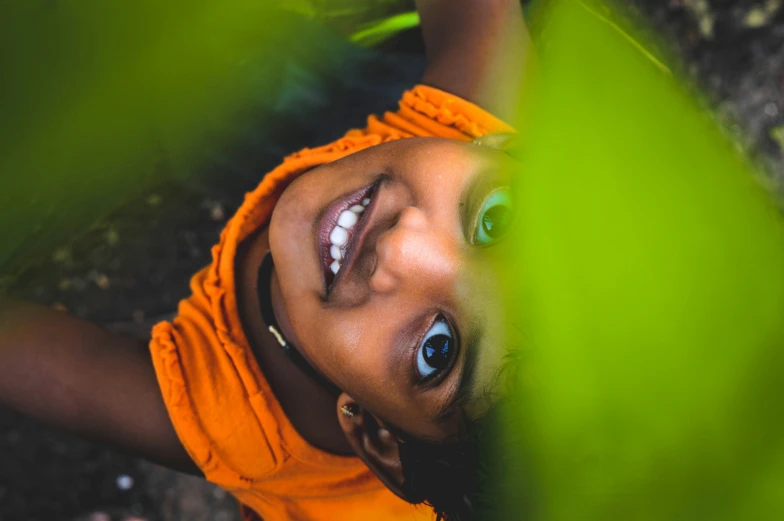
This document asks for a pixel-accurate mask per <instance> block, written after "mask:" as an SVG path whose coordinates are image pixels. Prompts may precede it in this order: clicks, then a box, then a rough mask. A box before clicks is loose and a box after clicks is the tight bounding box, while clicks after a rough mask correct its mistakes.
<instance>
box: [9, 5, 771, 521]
mask: <svg viewBox="0 0 784 521" xmlns="http://www.w3.org/2000/svg"><path fill="white" fill-rule="evenodd" d="M628 3H630V4H631V5H632V6H633V7H634V8H635V9H636V10H638V11H639V13H641V14H642V16H643V18H645V19H647V20H649V21H650V23H651V25H652V26H653V27H655V28H657V30H659V31H660V32H661V33H662V34H663V35H664V40H663V41H664V44H663V47H664V48H665V49H668V52H670V53H672V54H674V55H677V56H681V57H682V58H683V63H684V69H685V70H686V72H687V73H688V74H689V75H690V76H691V77H692V78H694V79H695V81H696V83H697V84H698V85H700V86H702V87H703V88H704V89H705V91H706V92H707V94H708V97H709V103H711V104H712V105H714V106H716V107H717V108H718V114H719V117H720V118H722V119H723V120H724V121H726V122H727V124H728V127H729V128H730V129H731V131H732V132H733V133H734V134H735V135H736V137H737V138H738V139H739V141H740V142H741V143H742V144H743V146H745V147H746V148H747V149H748V150H749V153H750V154H751V155H752V157H753V158H755V159H756V160H757V161H759V162H760V164H762V165H763V167H764V171H765V172H766V176H767V177H766V179H767V182H769V183H770V184H771V185H772V186H773V187H774V188H775V189H778V190H781V188H782V186H784V155H783V154H782V148H783V147H784V7H783V6H782V2H781V0H760V1H750V0H737V1H720V0H669V1H667V0H665V1H642V0H634V1H631V0H629V2H628ZM401 46H402V44H401ZM405 47H406V49H411V48H413V49H414V50H415V49H416V47H417V46H416V44H414V45H408V44H407V45H405ZM375 59H376V60H377V61H378V64H377V69H375V73H374V74H371V73H370V72H367V71H366V72H365V73H364V74H357V75H355V76H353V78H354V79H353V80H351V81H346V82H344V83H340V82H333V83H331V84H330V85H328V86H327V87H326V88H325V90H324V93H325V96H326V97H327V98H328V99H332V100H333V103H331V104H330V103H326V104H324V103H322V104H320V105H319V106H318V107H316V108H314V111H315V112H316V113H318V111H322V112H323V113H325V114H327V113H329V111H330V110H331V111H332V114H330V119H331V121H333V123H334V124H333V126H332V127H329V128H322V127H319V129H317V130H314V129H312V128H310V129H309V128H307V124H306V122H303V124H302V125H300V127H298V128H299V129H300V130H299V131H296V132H293V133H292V134H291V135H289V136H286V137H285V138H282V139H281V140H280V142H279V143H278V144H277V145H276V147H277V148H276V147H270V148H268V149H267V151H266V152H265V155H263V157H262V156H258V155H255V156H253V157H252V159H247V157H248V156H249V154H251V153H250V152H249V150H250V148H249V146H250V145H247V144H246V145H242V146H239V147H235V148H232V149H230V150H227V151H226V155H228V156H230V157H239V158H240V160H238V161H245V162H244V163H241V164H239V166H237V165H236V164H230V165H229V166H228V167H227V164H226V162H225V161H217V160H216V161H215V162H214V164H211V165H209V166H208V167H205V173H204V174H203V175H201V176H200V177H199V179H200V181H199V182H198V183H188V184H185V183H182V182H177V181H171V180H169V181H167V182H165V183H162V184H160V185H158V186H154V187H152V188H151V189H150V190H149V191H148V192H147V193H146V194H145V195H144V196H143V197H142V198H141V199H139V200H134V201H132V202H130V203H129V204H127V205H125V206H123V207H122V208H120V209H119V210H118V211H116V212H115V213H113V214H112V215H110V216H108V217H106V218H104V219H102V220H100V222H98V223H96V224H95V226H93V227H92V228H91V229H90V230H89V231H88V232H87V233H85V234H84V235H82V236H81V237H80V238H79V239H78V240H76V241H73V242H66V243H63V244H61V245H60V246H59V247H58V248H56V249H55V250H54V251H53V252H52V253H51V255H50V256H48V257H47V258H45V259H41V260H40V261H39V262H37V263H36V264H35V267H34V268H32V269H29V270H27V271H26V272H25V273H24V274H23V276H22V277H20V278H18V279H17V280H15V281H14V282H13V283H12V284H11V286H10V287H8V288H7V290H8V291H9V293H11V294H12V295H14V296H17V297H21V298H26V299H30V300H34V301H37V302H40V303H43V304H46V305H50V306H56V307H61V308H65V309H68V310H69V311H71V312H73V313H76V314H77V315H79V316H83V317H85V318H88V319H90V320H93V321H96V322H98V323H100V324H103V325H106V326H109V327H114V328H117V329H122V330H131V331H135V332H136V333H138V332H139V331H144V330H145V329H146V328H148V327H149V324H150V323H152V322H154V320H155V319H156V318H157V317H160V316H163V315H166V314H168V313H171V312H172V311H173V310H174V309H175V308H176V304H177V302H178V300H179V299H180V298H182V297H184V296H185V295H186V294H187V289H188V279H189V277H190V276H191V275H192V274H193V273H194V272H195V271H197V270H198V269H199V268H201V267H202V266H204V265H206V264H207V263H208V262H209V259H210V247H211V246H212V245H213V244H214V243H215V242H216V240H217V237H218V234H219V232H220V230H221V229H222V227H223V226H224V224H225V222H226V220H227V219H228V218H229V217H230V216H231V214H232V212H233V211H234V209H235V208H236V207H237V206H238V204H239V203H240V202H241V200H242V197H243V195H244V193H245V192H246V191H247V190H249V189H251V188H252V187H253V186H254V184H255V183H256V182H257V181H258V178H257V176H256V173H257V172H264V171H267V170H269V169H270V168H271V167H273V166H274V164H275V161H276V160H277V159H278V158H279V156H280V155H282V154H283V153H286V152H289V151H293V150H295V149H296V148H298V147H300V146H304V145H307V144H314V143H318V142H326V141H327V140H328V139H331V138H334V137H336V136H337V135H338V134H339V133H340V132H341V131H342V130H344V129H345V128H348V127H349V126H353V125H358V124H361V122H362V120H363V118H364V115H365V114H367V113H370V112H373V111H377V110H379V109H382V108H384V107H386V106H389V105H390V104H391V103H393V102H394V101H395V98H396V96H397V93H398V92H400V91H401V90H402V89H403V88H404V87H405V86H406V85H410V84H412V83H413V82H414V80H415V78H416V75H417V74H418V71H419V70H420V68H421V64H422V59H421V56H420V55H417V54H416V53H414V54H408V55H401V56H395V57H394V58H393V59H392V58H380V57H379V58H375ZM385 60H386V61H385ZM393 78H394V79H393ZM374 85H375V86H381V85H383V87H384V94H383V95H382V96H378V95H377V94H376V93H374V92H373V89H374ZM348 96H351V98H349V97H348ZM342 99H343V100H344V99H355V100H358V101H357V102H356V103H355V104H354V106H353V108H352V110H350V111H348V112H347V113H343V114H342V115H341V117H340V118H337V117H335V114H334V112H335V108H334V107H336V106H338V107H339V106H340V105H339V104H340V100H342ZM330 107H333V108H330ZM341 108H342V107H341ZM311 115H312V113H311ZM243 147H244V148H243ZM251 155H252V154H251ZM246 159H247V160H246ZM249 172H250V173H249ZM780 193H781V192H780ZM96 511H103V512H106V513H108V515H109V516H110V518H112V519H121V516H127V515H133V516H137V517H140V518H143V519H146V520H149V521H186V520H187V521H201V520H204V521H206V520H218V521H234V520H237V519H238V512H237V509H236V506H235V503H234V502H233V500H232V499H231V498H230V497H229V496H228V495H227V494H226V493H225V492H223V491H222V490H220V489H217V488H215V487H213V486H211V485H209V484H207V483H204V482H203V481H202V480H200V479H197V478H193V477H189V476H184V475H181V474H178V473H175V472H172V471H169V470H166V469H163V468H161V467H158V466H155V465H152V464H150V463H148V462H145V461H141V460H138V459H135V458H133V457H130V456H127V455H123V454H118V453H116V452H113V451H110V450H108V449H105V448H102V447H100V446H96V445H94V444H91V443H88V442H85V441H82V440H79V439H76V438H74V437H71V436H69V435H66V434H63V433H61V432H59V431H54V430H51V429H48V428H46V427H44V426H42V425H40V424H38V423H36V422H33V421H31V420H28V419H25V418H22V417H21V416H19V415H17V414H15V413H12V412H9V411H4V410H0V521H17V520H29V521H35V520H40V521H43V520H47V521H52V520H64V521H76V520H86V519H87V518H88V516H89V515H90V514H91V513H93V512H96ZM93 520H94V521H98V518H95V517H93ZM105 520H106V518H103V521H105Z"/></svg>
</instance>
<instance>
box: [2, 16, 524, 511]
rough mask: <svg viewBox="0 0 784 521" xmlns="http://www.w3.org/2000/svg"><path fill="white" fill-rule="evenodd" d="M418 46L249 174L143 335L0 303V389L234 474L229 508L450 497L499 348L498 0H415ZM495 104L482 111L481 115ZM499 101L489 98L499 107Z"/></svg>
mask: <svg viewBox="0 0 784 521" xmlns="http://www.w3.org/2000/svg"><path fill="white" fill-rule="evenodd" d="M418 9H419V11H420V15H421V20H422V30H423V33H424V37H425V43H426V48H427V55H428V63H429V65H428V68H427V71H426V72H425V74H424V77H423V78H422V85H419V86H416V87H414V88H412V89H411V90H410V91H408V92H406V93H404V94H403V97H402V100H401V102H400V108H399V110H398V111H397V112H394V113H392V112H388V113H386V114H385V115H384V116H383V117H380V118H378V117H373V116H371V117H370V118H369V119H368V124H367V127H366V128H365V129H362V130H352V131H349V132H348V133H347V134H346V136H345V137H343V138H341V139H339V140H338V141H336V142H334V143H331V144H328V145H325V146H321V147H318V148H314V149H305V150H303V151H301V152H298V153H296V154H294V155H292V156H290V157H288V158H286V159H285V161H284V162H283V164H281V165H280V166H279V167H278V168H276V169H275V170H273V171H272V172H271V173H269V174H267V175H266V176H265V177H264V178H263V180H262V182H261V184H260V185H259V186H258V188H256V189H255V190H254V191H253V192H251V193H249V194H248V195H247V197H246V199H245V202H244V203H243V204H242V206H241V207H240V209H239V210H238V211H237V213H236V215H235V216H234V217H233V218H232V219H231V220H230V221H229V223H228V224H227V226H226V228H225V230H224V231H223V233H222V234H221V238H220V242H219V244H218V245H217V246H215V248H214V249H213V262H212V264H211V265H210V266H208V267H206V268H205V269H204V270H202V271H201V272H199V273H197V274H196V275H195V276H194V277H193V279H192V282H191V289H192V292H193V293H192V295H191V296H190V297H188V298H187V299H185V300H183V301H182V302H181V303H180V306H179V310H178V314H177V316H176V317H175V318H174V319H173V320H172V321H171V322H163V323H161V324H158V325H157V326H156V327H155V328H154V329H153V334H152V341H151V342H150V345H149V353H151V354H152V363H150V358H149V355H148V354H147V353H145V351H144V350H141V349H139V346H138V345H137V344H136V343H135V342H134V341H133V340H130V339H127V338H125V337H119V336H117V335H113V334H111V333H109V332H106V331H104V330H102V329H100V328H97V327H95V326H91V325H89V324H87V323H84V322H82V321H80V320H78V319H76V318H73V317H69V316H67V315H66V314H63V313H59V312H55V311H50V310H47V309H42V308H39V307H36V306H32V305H23V304H17V303H7V304H5V305H4V306H3V308H2V311H0V402H2V403H4V404H6V405H8V406H10V407H13V408H16V409H18V410H20V411H23V412H25V413H27V414H30V415H32V416H35V417H38V418H41V419H43V420H46V421H48V422H50V423H53V424H55V425H59V426H63V427H65V428H67V429H69V430H71V431H75V432H77V433H79V434H81V435H84V436H87V437H90V438H92V439H98V440H101V441H105V442H109V443H111V444H113V445H115V446H119V447H122V448H124V449H127V450H131V451H133V452H135V453H138V454H140V455H142V456H144V457H147V458H149V459H151V460H154V461H156V462H160V463H163V464H166V465H169V466H171V467H173V468H176V469H179V470H184V471H190V472H200V473H202V474H203V475H204V476H205V477H206V478H207V479H208V480H210V481H213V482H215V483H217V484H219V485H221V486H223V487H225V488H226V489H227V490H229V491H230V492H231V493H232V494H234V495H235V496H236V497H237V498H238V500H239V501H240V502H241V504H242V508H243V513H244V516H245V518H246V519H264V520H266V521H275V520H314V521H315V520H337V519H340V520H360V519H361V520H363V521H368V520H374V519H378V520H382V519H383V520H387V519H430V518H432V517H433V512H432V509H427V508H413V507H412V506H411V504H410V503H427V504H429V505H431V506H432V507H433V509H435V511H436V512H437V513H438V514H441V515H446V516H447V518H449V519H465V518H467V517H468V516H470V515H471V513H472V512H473V510H474V507H475V506H476V505H475V504H474V503H476V500H475V499H473V494H474V493H475V490H474V485H473V483H474V481H475V480H474V477H473V474H474V472H475V470H476V469H475V467H474V465H473V463H474V462H475V461H474V456H473V455H472V453H471V451H470V450H469V448H467V447H468V446H467V445H466V442H465V439H466V437H465V433H466V432H468V430H470V428H471V425H473V424H475V423H476V422H478V421H480V420H481V418H482V416H483V414H484V413H485V412H486V410H487V408H488V403H487V397H488V396H492V394H493V393H492V391H494V390H495V389H496V387H497V386H496V384H495V377H496V375H497V372H498V369H499V367H500V366H501V364H502V359H503V357H504V352H503V349H502V348H501V346H503V345H504V344H503V342H502V341H500V338H501V337H500V335H501V332H502V331H503V329H504V328H503V324H502V323H501V322H500V320H501V313H499V312H498V303H497V302H496V300H497V295H498V291H499V283H498V281H497V275H496V274H497V273H498V268H499V265H501V264H502V263H503V262H504V261H505V255H506V254H507V250H506V248H508V245H505V244H504V243H503V241H500V239H501V238H502V237H503V235H504V233H505V231H506V230H507V228H508V224H509V222H510V220H509V216H510V215H511V197H510V189H509V186H510V179H509V178H508V173H505V172H507V171H508V170H509V169H504V168H502V166H503V164H504V163H506V162H508V161H510V159H509V158H508V157H507V156H506V155H505V154H504V153H503V152H502V151H499V150H497V149H495V148H493V147H483V146H477V145H476V144H473V143H471V141H472V140H475V139H477V138H480V137H481V136H484V135H486V134H492V133H510V132H513V130H512V128H511V127H510V126H509V125H507V124H505V123H503V122H502V119H503V118H506V117H508V118H511V114H512V111H513V106H514V104H513V103H512V101H513V100H514V94H516V81H517V80H518V79H519V78H520V76H521V74H522V72H523V69H524V64H525V61H526V56H527V51H528V50H529V49H530V45H529V43H528V37H527V32H526V29H525V25H524V22H523V17H522V11H521V8H520V4H519V1H518V0H420V1H419V2H418ZM488 111H490V112H494V113H495V114H496V115H497V116H498V117H496V116H493V115H491V114H490V113H489V112H488ZM499 118H501V119H499Z"/></svg>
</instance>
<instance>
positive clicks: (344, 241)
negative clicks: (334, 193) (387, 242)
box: [318, 182, 379, 295]
mask: <svg viewBox="0 0 784 521" xmlns="http://www.w3.org/2000/svg"><path fill="white" fill-rule="evenodd" d="M378 184H379V183H378V182H375V183H373V184H372V185H370V186H367V187H365V188H362V189H360V190H357V191H355V192H352V193H350V194H347V195H345V196H343V197H340V198H339V199H337V200H336V201H335V202H333V203H332V204H331V205H330V206H329V207H328V208H327V211H326V212H325V213H324V216H323V217H322V218H321V221H320V223H319V226H318V242H319V256H320V258H321V266H322V276H323V280H324V289H325V291H326V294H327V295H329V293H330V291H331V290H332V289H333V288H334V287H335V286H336V285H337V284H338V283H339V282H340V280H341V279H342V278H343V275H344V274H345V273H347V272H348V271H350V268H351V265H352V264H353V261H354V258H355V257H356V254H357V252H358V251H359V249H360V248H359V246H361V243H362V238H363V235H364V234H363V232H364V230H365V227H366V225H367V223H368V221H369V220H370V219H369V216H370V214H371V213H372V211H373V207H374V206H375V205H374V202H375V199H374V195H375V194H376V191H377V188H378Z"/></svg>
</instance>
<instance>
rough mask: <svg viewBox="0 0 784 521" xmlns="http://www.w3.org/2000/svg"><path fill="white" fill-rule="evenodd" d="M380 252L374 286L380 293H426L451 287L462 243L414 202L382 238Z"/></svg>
mask: <svg viewBox="0 0 784 521" xmlns="http://www.w3.org/2000/svg"><path fill="white" fill-rule="evenodd" d="M376 255H377V257H378V258H377V261H376V268H375V271H374V272H373V275H371V277H370V288H371V289H372V290H373V291H375V292H378V293H390V292H393V291H401V290H412V291H416V292H418V293H421V294H424V293H427V292H430V291H432V290H433V289H434V288H441V289H443V288H445V287H446V288H451V286H452V284H453V283H454V280H455V276H456V273H457V270H458V267H459V262H460V258H459V255H460V254H459V246H458V244H457V241H455V239H454V238H453V237H452V233H451V232H450V230H447V229H442V228H440V227H439V226H438V224H437V223H436V222H434V221H433V220H429V219H428V216H427V214H426V213H425V212H423V211H422V210H420V209H418V208H415V207H411V206H409V207H406V208H404V209H403V210H402V211H401V212H400V214H399V215H398V220H397V222H396V223H395V225H394V226H392V227H391V228H390V229H389V230H387V231H386V232H384V234H383V235H381V236H380V237H379V238H378V241H377V243H376ZM445 285H446V286H445Z"/></svg>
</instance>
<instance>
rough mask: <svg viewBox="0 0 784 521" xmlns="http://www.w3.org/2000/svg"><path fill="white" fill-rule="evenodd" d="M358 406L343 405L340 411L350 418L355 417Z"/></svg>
mask: <svg viewBox="0 0 784 521" xmlns="http://www.w3.org/2000/svg"><path fill="white" fill-rule="evenodd" d="M356 408H357V406H356V405H354V404H346V405H341V406H340V412H342V413H343V416H348V417H349V418H353V417H354V415H355V414H356V412H357V410H356Z"/></svg>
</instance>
